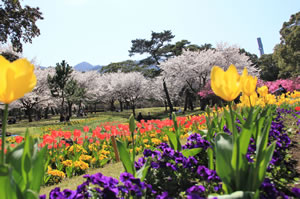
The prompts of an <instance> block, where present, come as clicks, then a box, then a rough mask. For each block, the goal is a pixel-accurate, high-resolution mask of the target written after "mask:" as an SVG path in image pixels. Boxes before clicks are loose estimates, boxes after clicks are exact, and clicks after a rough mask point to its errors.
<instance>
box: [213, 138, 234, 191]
mask: <svg viewBox="0 0 300 199" xmlns="http://www.w3.org/2000/svg"><path fill="white" fill-rule="evenodd" d="M215 149H216V150H215V151H216V172H217V174H218V176H220V178H221V180H222V181H223V182H224V183H225V184H226V185H227V188H228V191H229V192H231V190H232V182H231V181H232V180H233V179H232V176H233V168H232V167H231V159H232V152H233V143H232V137H231V136H230V135H228V134H225V133H219V134H218V135H217V136H216V141H215Z"/></svg>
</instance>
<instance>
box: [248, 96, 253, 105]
mask: <svg viewBox="0 0 300 199" xmlns="http://www.w3.org/2000/svg"><path fill="white" fill-rule="evenodd" d="M248 97H249V103H250V107H252V104H251V97H250V96H248Z"/></svg>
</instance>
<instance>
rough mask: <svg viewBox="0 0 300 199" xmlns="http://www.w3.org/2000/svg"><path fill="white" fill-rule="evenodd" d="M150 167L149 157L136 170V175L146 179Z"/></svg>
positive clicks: (142, 179)
mask: <svg viewBox="0 0 300 199" xmlns="http://www.w3.org/2000/svg"><path fill="white" fill-rule="evenodd" d="M149 168H150V161H149V159H147V160H146V162H145V164H144V165H143V166H142V168H140V170H138V171H137V172H136V177H137V178H140V179H141V181H144V179H145V178H146V176H147V173H148V170H149Z"/></svg>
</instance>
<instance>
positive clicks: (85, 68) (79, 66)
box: [74, 62, 102, 72]
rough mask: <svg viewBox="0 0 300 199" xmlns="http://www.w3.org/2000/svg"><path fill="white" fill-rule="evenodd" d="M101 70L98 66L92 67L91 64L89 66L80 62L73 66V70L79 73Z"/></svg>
mask: <svg viewBox="0 0 300 199" xmlns="http://www.w3.org/2000/svg"><path fill="white" fill-rule="evenodd" d="M101 68H102V66H100V65H96V66H93V65H92V64H90V63H88V62H81V63H79V64H77V65H75V66H74V70H76V71H81V72H83V71H84V72H85V71H91V70H100V69H101Z"/></svg>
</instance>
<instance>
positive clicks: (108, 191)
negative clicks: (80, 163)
mask: <svg viewBox="0 0 300 199" xmlns="http://www.w3.org/2000/svg"><path fill="white" fill-rule="evenodd" d="M285 114H292V115H293V117H295V118H294V119H295V120H296V118H297V119H298V117H299V115H300V112H293V111H292V110H286V109H277V111H276V115H275V116H276V117H275V118H274V120H273V121H272V125H271V128H270V133H269V144H270V143H271V142H273V141H276V148H275V152H274V155H273V158H272V161H271V164H270V165H269V167H268V170H267V174H266V178H265V179H264V181H263V183H262V185H261V186H260V189H259V190H260V191H259V197H260V198H277V197H282V198H287V197H299V189H297V188H293V187H291V186H286V184H284V186H283V180H285V181H287V182H289V183H290V184H292V182H293V181H294V180H295V177H296V175H295V173H293V172H292V171H293V167H292V163H291V162H292V161H291V159H290V157H289V155H288V150H289V149H290V147H291V137H292V136H293V134H292V133H288V132H286V131H285V130H284V129H285V126H284V125H283V122H282V117H284V115H285ZM297 115H298V116H297ZM299 126H300V125H299ZM224 128H225V129H226V126H224ZM226 131H227V133H228V134H231V132H230V131H228V130H226ZM255 146H256V145H255V143H254V140H253V139H252V140H251V144H250V145H249V148H248V153H247V157H248V161H249V162H253V160H252V159H251V155H252V154H253V151H255V150H256V149H255ZM210 147H211V144H210V143H209V142H208V141H207V140H206V139H204V138H203V137H201V135H200V134H198V133H194V134H192V135H190V136H189V138H188V142H187V143H186V144H185V145H184V146H183V148H184V149H193V148H201V149H202V151H201V152H200V153H198V154H197V155H195V156H190V157H185V156H184V155H183V154H182V153H181V152H178V151H174V149H172V148H170V146H169V145H168V144H167V143H161V144H160V145H159V146H157V147H156V148H155V149H153V150H150V149H145V150H144V152H143V155H144V156H143V157H141V158H140V159H139V160H138V161H137V162H135V167H136V169H137V170H139V169H141V168H142V167H143V166H144V164H145V163H146V161H147V160H148V161H149V160H150V162H151V163H150V168H149V171H148V174H147V177H146V178H145V180H144V181H141V180H140V179H138V178H134V176H133V175H132V174H130V173H126V172H125V173H122V174H121V175H120V182H119V181H118V180H117V179H113V178H111V177H106V176H103V175H102V174H101V173H98V174H95V175H86V176H84V178H86V182H84V183H83V184H81V185H79V186H78V188H77V190H74V191H71V190H64V191H60V189H59V188H56V189H54V190H52V191H51V192H50V194H49V198H51V199H52V198H57V197H62V198H63V197H65V198H67V197H68V198H80V197H86V198H92V197H97V198H122V197H129V196H135V197H136V198H141V197H142V196H146V197H149V198H207V197H208V196H209V195H213V194H224V191H223V190H222V181H221V179H220V178H219V176H218V175H217V173H216V171H215V170H210V169H208V168H207V167H208V162H207V155H206V153H205V151H206V150H207V149H208V148H210ZM288 165H289V166H288ZM291 172H292V173H291ZM91 185H93V186H91ZM41 197H42V198H43V197H45V196H41Z"/></svg>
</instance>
